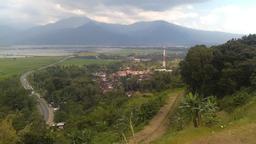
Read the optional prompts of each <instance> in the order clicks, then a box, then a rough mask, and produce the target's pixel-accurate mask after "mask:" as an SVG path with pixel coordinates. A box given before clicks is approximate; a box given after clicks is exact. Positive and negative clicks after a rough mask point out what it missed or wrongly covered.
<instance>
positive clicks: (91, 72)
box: [32, 63, 179, 143]
mask: <svg viewBox="0 0 256 144" xmlns="http://www.w3.org/2000/svg"><path fill="white" fill-rule="evenodd" d="M122 65H124V64H122ZM122 65H121V63H113V64H107V65H105V64H104V65H97V64H94V65H86V66H74V65H62V66H56V67H51V68H47V69H46V70H42V71H39V72H37V73H35V74H34V75H33V77H32V81H33V85H34V86H35V87H36V88H37V89H38V90H39V91H40V93H42V95H43V96H44V97H45V99H46V100H47V101H48V102H49V103H51V104H52V105H53V106H54V107H59V108H60V110H59V111H57V112H56V113H55V122H66V125H65V128H64V130H62V131H58V130H54V133H56V135H57V136H56V137H55V142H61V143H113V142H117V141H123V139H124V137H128V136H129V135H131V134H132V132H133V129H134V130H135V131H136V130H138V129H140V128H141V127H142V126H143V125H145V124H146V123H147V122H148V120H150V119H151V118H152V117H153V116H154V115H155V114H156V112H157V111H158V110H159V109H160V107H161V106H162V104H163V102H164V99H165V96H166V95H167V93H165V92H164V91H165V90H167V89H169V88H171V87H175V85H172V84H171V82H172V81H178V80H177V79H175V78H174V77H176V76H173V75H172V74H167V73H155V74H153V75H152V76H150V77H148V78H147V79H145V80H142V81H141V80H139V78H138V77H131V76H127V77H123V78H120V79H117V81H118V82H117V83H116V85H115V88H114V89H113V90H112V91H109V92H106V93H103V91H102V90H101V89H100V84H99V81H98V80H97V77H96V76H95V73H96V72H102V71H103V72H106V73H107V74H112V73H113V72H116V71H117V70H119V69H120V67H121V66H122ZM135 83H136V84H135ZM177 84H179V83H178V82H177ZM130 91H133V93H134V94H133V96H132V97H131V98H129V97H128V96H127V92H130ZM131 127H132V129H131Z"/></svg>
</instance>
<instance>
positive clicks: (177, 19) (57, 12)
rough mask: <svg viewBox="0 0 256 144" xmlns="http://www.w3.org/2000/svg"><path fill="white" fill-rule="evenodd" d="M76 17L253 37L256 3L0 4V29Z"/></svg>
mask: <svg viewBox="0 0 256 144" xmlns="http://www.w3.org/2000/svg"><path fill="white" fill-rule="evenodd" d="M78 16H79V17H88V18H91V19H93V20H96V21H100V22H106V23H117V24H131V23H134V22H138V21H153V20H164V21H168V22H170V23H174V24H178V25H182V26H186V27H190V28H195V29H203V30H212V31H223V32H230V33H239V34H249V33H256V0H0V25H12V26H20V27H29V26H34V25H45V24H49V23H54V22H56V21H58V20H61V19H65V18H69V17H78Z"/></svg>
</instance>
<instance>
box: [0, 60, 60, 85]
mask: <svg viewBox="0 0 256 144" xmlns="http://www.w3.org/2000/svg"><path fill="white" fill-rule="evenodd" d="M59 59H60V57H29V58H2V59H0V80H1V79H5V78H8V77H11V76H15V75H19V74H21V73H23V72H25V71H28V70H32V69H36V68H39V67H41V66H44V65H48V64H51V63H54V62H56V61H57V60H59Z"/></svg>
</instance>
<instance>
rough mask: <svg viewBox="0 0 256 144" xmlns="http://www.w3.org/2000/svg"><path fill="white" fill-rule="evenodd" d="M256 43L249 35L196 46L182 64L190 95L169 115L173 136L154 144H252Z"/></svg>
mask: <svg viewBox="0 0 256 144" xmlns="http://www.w3.org/2000/svg"><path fill="white" fill-rule="evenodd" d="M255 44H256V35H249V36H246V37H243V38H241V39H234V40H230V41H228V42H227V43H225V44H223V45H219V46H213V47H206V46H204V45H198V46H195V47H192V48H191V49H190V50H189V51H188V54H187V56H186V57H185V59H184V60H183V61H182V62H181V65H180V71H181V75H182V78H183V81H184V82H185V83H186V84H187V88H188V94H187V95H186V96H185V97H184V98H183V100H182V102H181V104H180V106H179V107H178V108H177V110H176V113H175V114H174V115H173V116H172V117H171V123H170V130H169V132H168V133H167V134H166V135H165V136H164V137H163V138H161V139H159V140H157V141H156V142H155V143H159V144H165V143H166V144H167V143H168V144H169V143H170V144H171V143H210V142H211V143H218V144H220V143H223V144H224V143H227V142H228V143H239V142H240V143H241V141H243V143H253V141H254V139H253V138H252V137H253V135H254V133H253V131H255V130H256V129H255V126H253V123H255V122H256V119H255V116H254V115H255V114H254V113H255V112H254V111H255V110H254V109H255V108H256V105H255V103H256V99H255V96H256V92H255V88H256V87H255V73H256V46H255ZM245 128H251V132H244V129H245ZM239 130H241V132H239ZM228 131H229V132H228ZM229 133H233V134H232V135H229ZM217 139H219V140H217ZM252 140H253V141H252Z"/></svg>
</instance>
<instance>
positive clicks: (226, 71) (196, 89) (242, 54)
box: [181, 35, 256, 97]
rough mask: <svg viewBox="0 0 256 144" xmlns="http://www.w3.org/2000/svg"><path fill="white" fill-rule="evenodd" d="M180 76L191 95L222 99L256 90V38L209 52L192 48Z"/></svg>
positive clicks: (204, 47) (231, 41)
mask: <svg viewBox="0 0 256 144" xmlns="http://www.w3.org/2000/svg"><path fill="white" fill-rule="evenodd" d="M181 75H182V78H183V80H184V82H185V83H187V84H188V86H189V90H190V91H191V92H193V93H199V94H200V95H203V96H210V95H215V96H218V97H223V96H225V95H230V94H233V93H234V92H236V91H237V90H240V89H241V88H246V87H247V88H248V87H255V81H256V80H255V79H256V35H249V36H245V37H243V38H241V39H237V40H236V39H233V40H230V41H228V42H227V43H225V44H223V45H219V46H213V47H210V48H208V47H206V46H204V45H198V46H195V47H192V48H191V49H190V50H189V51H188V54H187V56H186V57H185V59H184V61H183V62H182V63H181Z"/></svg>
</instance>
